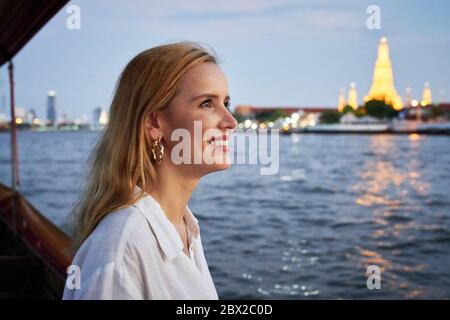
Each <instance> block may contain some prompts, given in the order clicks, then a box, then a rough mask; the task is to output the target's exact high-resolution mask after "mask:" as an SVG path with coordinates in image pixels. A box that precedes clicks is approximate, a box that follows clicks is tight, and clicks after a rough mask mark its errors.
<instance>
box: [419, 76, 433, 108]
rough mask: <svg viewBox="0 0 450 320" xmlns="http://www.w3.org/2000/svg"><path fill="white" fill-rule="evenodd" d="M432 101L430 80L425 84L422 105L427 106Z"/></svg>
mask: <svg viewBox="0 0 450 320" xmlns="http://www.w3.org/2000/svg"><path fill="white" fill-rule="evenodd" d="M432 103H433V101H431V89H430V84H429V83H428V82H425V84H424V85H423V93H422V102H421V103H420V104H421V105H422V107H425V106H428V105H430V104H432Z"/></svg>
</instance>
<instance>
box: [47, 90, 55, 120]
mask: <svg viewBox="0 0 450 320" xmlns="http://www.w3.org/2000/svg"><path fill="white" fill-rule="evenodd" d="M47 121H48V124H49V125H53V124H55V123H56V92H55V91H53V90H49V91H48V94H47Z"/></svg>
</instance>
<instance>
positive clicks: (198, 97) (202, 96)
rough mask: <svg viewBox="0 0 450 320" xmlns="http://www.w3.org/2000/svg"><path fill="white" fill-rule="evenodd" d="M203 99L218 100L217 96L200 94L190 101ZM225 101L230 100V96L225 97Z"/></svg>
mask: <svg viewBox="0 0 450 320" xmlns="http://www.w3.org/2000/svg"><path fill="white" fill-rule="evenodd" d="M205 97H208V98H219V95H217V94H213V93H202V94H200V95H198V96H196V97H194V98H192V101H196V100H198V99H200V98H205ZM225 100H230V95H227V96H226V97H225Z"/></svg>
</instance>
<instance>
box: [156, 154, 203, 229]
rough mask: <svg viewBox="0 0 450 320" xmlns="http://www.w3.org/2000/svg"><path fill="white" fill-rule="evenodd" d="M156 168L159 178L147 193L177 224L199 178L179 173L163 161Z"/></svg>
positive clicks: (181, 220)
mask: <svg viewBox="0 0 450 320" xmlns="http://www.w3.org/2000/svg"><path fill="white" fill-rule="evenodd" d="M156 169H157V170H156V171H157V176H158V177H159V178H158V181H157V183H156V186H155V188H153V189H152V190H149V191H148V193H149V194H150V195H151V196H152V197H153V198H154V199H155V200H156V201H157V202H158V203H159V205H160V206H161V208H162V209H163V211H164V213H165V214H166V216H167V218H168V219H169V220H170V221H171V222H172V223H173V224H175V225H179V224H181V223H182V222H183V217H184V213H185V210H186V206H187V204H188V202H189V200H190V198H191V196H192V193H193V192H194V190H195V188H196V186H197V184H198V181H199V179H198V178H190V177H186V176H183V175H181V174H179V173H178V172H179V170H176V169H177V168H174V166H173V165H170V164H167V163H164V161H163V162H162V163H161V164H160V165H159V166H158V167H157V168H156Z"/></svg>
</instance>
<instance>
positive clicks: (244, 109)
mask: <svg viewBox="0 0 450 320" xmlns="http://www.w3.org/2000/svg"><path fill="white" fill-rule="evenodd" d="M329 110H337V108H336V107H334V108H333V107H331V108H327V107H255V106H249V105H245V106H244V105H241V106H236V109H235V113H236V114H238V115H239V116H241V117H243V118H245V119H254V118H256V117H257V116H258V115H261V114H264V113H271V112H275V111H281V112H283V114H284V115H285V116H291V115H292V114H293V113H299V112H300V113H304V114H308V113H316V114H318V113H322V112H324V111H329Z"/></svg>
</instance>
